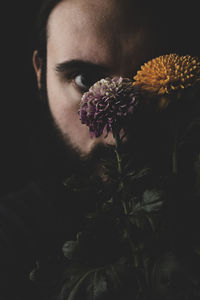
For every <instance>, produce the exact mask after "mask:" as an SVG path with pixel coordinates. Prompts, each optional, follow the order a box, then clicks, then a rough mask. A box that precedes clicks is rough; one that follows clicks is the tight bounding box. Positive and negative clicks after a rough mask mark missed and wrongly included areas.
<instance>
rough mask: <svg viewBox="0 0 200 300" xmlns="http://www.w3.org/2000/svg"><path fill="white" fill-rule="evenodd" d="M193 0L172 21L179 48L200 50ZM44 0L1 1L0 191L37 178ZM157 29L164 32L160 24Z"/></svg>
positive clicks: (182, 6) (11, 188)
mask: <svg viewBox="0 0 200 300" xmlns="http://www.w3.org/2000/svg"><path fill="white" fill-rule="evenodd" d="M178 2H179V3H180V1H177V3H178ZM193 2H194V1H191V2H190V6H189V4H188V3H187V2H186V3H185V4H184V5H185V7H184V5H183V3H182V2H181V3H180V4H181V5H180V6H177V9H176V13H175V12H174V16H175V18H174V20H175V21H174V24H173V25H171V26H174V28H177V30H178V31H179V34H178V35H176V34H175V39H176V42H177V40H178V41H179V39H180V40H182V42H180V44H184V47H182V46H181V47H180V50H181V51H180V52H183V53H182V54H187V53H191V54H192V55H199V53H200V43H199V27H200V26H199V9H198V8H197V7H196V6H194V5H193ZM40 3H41V1H39V0H32V1H31V0H21V1H16V0H15V1H14V0H13V1H2V2H1V6H0V9H1V10H0V11H1V19H0V59H1V61H0V66H1V85H0V86H1V90H0V196H1V195H3V194H6V193H8V192H12V191H15V190H17V189H19V188H21V187H23V186H24V185H26V184H27V183H28V182H29V180H31V178H32V169H31V156H30V148H31V147H30V137H31V135H32V132H33V131H34V130H35V128H37V126H38V123H37V120H38V114H39V113H38V99H37V98H38V97H37V87H36V78H35V74H34V70H33V67H32V53H33V50H34V40H33V32H34V26H35V20H36V16H37V12H38V9H39V6H40ZM167 3H168V2H166V3H165V4H166V6H165V7H163V12H164V11H165V9H166V8H167ZM161 4H162V3H161ZM196 4H197V2H196ZM196 4H195V5H196ZM172 8H173V7H171V6H169V7H168V11H169V13H168V12H166V13H165V14H164V15H162V14H161V15H159V14H158V15H159V16H160V18H161V19H163V18H164V16H165V18H166V22H165V23H166V28H168V24H170V23H171V12H172ZM176 16H177V20H179V19H180V16H181V20H182V21H181V22H182V24H184V26H183V25H182V24H181V23H180V21H176ZM158 25H159V24H158ZM156 28H157V30H160V34H162V35H164V34H165V31H162V29H161V28H159V26H157V27H156ZM166 41H167V37H166ZM166 43H167V42H166ZM165 46H166V47H167V45H165ZM191 49H192V50H191ZM37 130H38V128H37Z"/></svg>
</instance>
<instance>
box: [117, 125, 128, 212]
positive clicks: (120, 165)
mask: <svg viewBox="0 0 200 300" xmlns="http://www.w3.org/2000/svg"><path fill="white" fill-rule="evenodd" d="M114 138H115V153H116V157H117V170H118V174H119V177H120V181H119V189H118V190H119V192H120V194H121V203H122V206H123V210H124V214H125V215H128V210H127V207H126V203H125V200H124V181H123V178H122V174H123V169H122V159H121V156H120V146H121V139H120V136H119V131H118V130H116V131H115V134H114Z"/></svg>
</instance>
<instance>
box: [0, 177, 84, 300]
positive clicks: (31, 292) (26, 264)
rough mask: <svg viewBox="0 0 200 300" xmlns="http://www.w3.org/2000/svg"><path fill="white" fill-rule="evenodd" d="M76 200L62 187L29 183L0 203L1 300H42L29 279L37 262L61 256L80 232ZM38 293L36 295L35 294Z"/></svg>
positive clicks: (59, 185)
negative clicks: (68, 243) (68, 242)
mask: <svg viewBox="0 0 200 300" xmlns="http://www.w3.org/2000/svg"><path fill="white" fill-rule="evenodd" d="M78 205H79V204H78V203H77V201H76V200H73V199H72V197H70V195H67V193H66V191H65V188H64V187H63V186H62V185H61V184H55V183H54V184H52V183H51V182H49V183H45V182H43V183H40V184H36V183H33V182H32V183H30V185H29V186H28V187H26V188H25V189H24V190H22V191H19V192H16V193H14V194H9V195H7V196H5V197H3V198H2V199H1V200H0V225H1V226H0V299H1V300H7V299H8V300H11V299H15V300H18V299H19V300H22V299H28V300H31V299H35V300H38V299H40V296H41V299H43V300H44V298H43V296H42V295H39V294H40V293H42V292H41V291H39V290H37V287H36V286H34V285H33V283H32V282H31V281H30V280H29V274H30V271H31V270H32V269H33V268H34V267H35V263H36V261H37V260H41V259H42V258H45V257H50V256H51V255H52V256H54V255H59V254H61V253H62V245H63V243H64V242H65V241H66V239H72V238H74V236H75V235H76V233H77V232H78V230H79V224H80V220H81V218H80V214H79V212H80V211H81V209H80V210H79V207H78ZM37 293H38V294H37Z"/></svg>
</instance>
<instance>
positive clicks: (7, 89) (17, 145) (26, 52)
mask: <svg viewBox="0 0 200 300" xmlns="http://www.w3.org/2000/svg"><path fill="white" fill-rule="evenodd" d="M39 4H40V1H36V0H34V1H30V0H26V1H25V0H23V1H7V2H6V1H2V3H1V21H0V45H1V46H0V57H1V62H0V65H1V91H0V195H3V194H5V193H7V192H12V191H14V190H16V189H18V188H20V187H22V186H23V185H24V184H26V182H28V181H29V179H30V177H31V174H30V172H31V171H30V157H29V155H30V154H29V136H30V133H31V131H32V130H33V127H34V126H35V124H34V122H36V120H37V115H36V114H37V110H36V103H35V101H36V90H37V89H36V80H35V75H34V72H33V67H32V51H33V49H34V44H33V38H32V37H33V30H34V26H35V18H36V15H37V11H38V7H39Z"/></svg>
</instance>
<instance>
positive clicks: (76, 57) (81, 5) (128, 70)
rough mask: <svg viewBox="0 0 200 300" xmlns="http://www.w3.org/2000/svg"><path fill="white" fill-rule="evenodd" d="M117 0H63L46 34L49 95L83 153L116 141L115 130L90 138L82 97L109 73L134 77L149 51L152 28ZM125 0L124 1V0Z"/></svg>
mask: <svg viewBox="0 0 200 300" xmlns="http://www.w3.org/2000/svg"><path fill="white" fill-rule="evenodd" d="M119 2H120V1H117V0H109V1H107V0H95V1H94V0H84V1H82V0H67V1H66V0H65V1H62V2H60V3H59V4H58V5H57V6H56V7H55V8H54V9H53V11H52V12H51V14H50V17H49V20H48V36H47V70H46V83H47V96H48V102H49V108H50V111H51V114H52V116H53V119H54V122H55V123H56V126H57V128H58V129H59V131H60V133H61V134H62V136H63V138H64V140H65V141H66V143H70V145H71V146H72V147H73V148H74V149H75V150H77V152H78V153H79V154H80V155H81V156H83V157H84V156H86V155H88V154H90V153H91V152H92V150H93V149H94V148H95V146H96V145H98V144H106V143H108V144H113V143H114V141H113V137H112V134H109V136H108V137H107V138H106V139H104V135H103V136H101V137H99V138H93V139H91V138H90V134H89V130H88V128H87V126H85V125H83V124H81V122H80V119H79V115H78V109H79V105H80V101H81V97H82V95H83V93H84V92H85V91H87V90H88V89H89V87H90V86H91V85H92V84H93V83H95V82H96V81H97V80H99V79H101V78H104V77H106V76H123V77H130V78H132V77H133V75H134V74H135V72H136V70H137V68H138V67H139V66H140V64H141V63H143V62H144V61H145V60H146V59H147V57H148V58H149V57H151V51H152V50H153V49H151V46H150V45H151V44H150V41H151V38H152V36H150V31H149V30H147V28H146V26H142V25H140V24H139V22H138V21H137V20H139V18H138V12H137V9H135V10H134V5H131V7H133V9H132V11H131V13H130V10H129V8H128V7H126V5H125V4H123V1H121V4H119ZM125 2H126V1H125Z"/></svg>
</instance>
